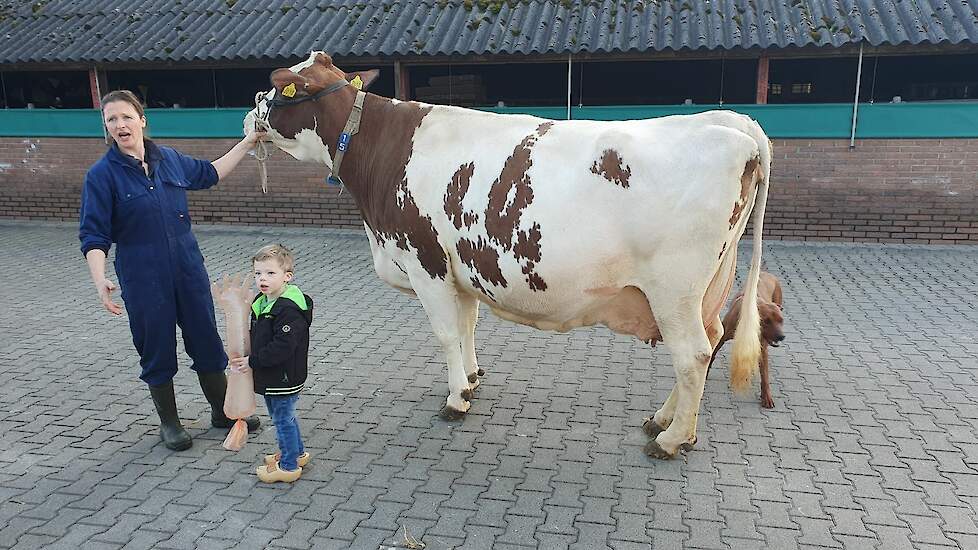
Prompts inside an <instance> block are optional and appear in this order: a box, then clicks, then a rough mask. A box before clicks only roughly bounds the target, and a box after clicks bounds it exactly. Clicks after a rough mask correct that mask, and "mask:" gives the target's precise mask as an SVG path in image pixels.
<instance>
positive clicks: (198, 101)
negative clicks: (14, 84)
mask: <svg viewBox="0 0 978 550" xmlns="http://www.w3.org/2000/svg"><path fill="white" fill-rule="evenodd" d="M276 68H278V67H267V68H249V69H245V68H242V69H213V70H212V69H186V70H157V71H113V72H110V73H109V87H110V88H111V89H113V90H118V89H128V90H132V91H133V92H134V93H135V94H136V95H138V96H139V97H140V98H142V99H143V102H144V103H145V104H146V106H147V107H153V108H167V107H173V108H179V107H253V106H254V105H255V94H256V93H258V92H261V91H268V90H270V89H271V86H272V85H271V82H270V75H271V74H272V71H274V70H275V69H276ZM367 68H369V67H364V68H346V67H344V69H345V70H346V71H347V72H354V71H357V70H366V69H367ZM369 91H370V92H374V93H378V94H380V95H386V96H388V97H390V96H393V94H394V75H393V70H392V69H390V68H389V67H387V68H382V69H381V72H380V76H378V78H377V80H376V81H375V82H374V83H373V84H372V85H371V87H370V89H369Z"/></svg>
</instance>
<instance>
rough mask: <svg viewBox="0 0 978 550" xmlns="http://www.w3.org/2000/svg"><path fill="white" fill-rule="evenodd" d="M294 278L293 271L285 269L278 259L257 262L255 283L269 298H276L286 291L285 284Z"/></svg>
mask: <svg viewBox="0 0 978 550" xmlns="http://www.w3.org/2000/svg"><path fill="white" fill-rule="evenodd" d="M291 280H292V272H291V271H285V270H284V269H282V266H281V265H279V263H278V262H277V261H275V260H274V259H273V260H262V261H258V262H255V285H256V286H257V287H258V290H259V291H261V293H262V294H264V295H265V297H266V298H268V299H269V300H274V299H275V298H278V297H279V296H281V295H282V292H284V291H285V284H286V283H288V282H289V281H291Z"/></svg>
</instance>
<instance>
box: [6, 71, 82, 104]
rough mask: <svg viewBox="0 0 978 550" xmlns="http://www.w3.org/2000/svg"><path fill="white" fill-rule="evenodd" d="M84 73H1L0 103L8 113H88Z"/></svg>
mask: <svg viewBox="0 0 978 550" xmlns="http://www.w3.org/2000/svg"><path fill="white" fill-rule="evenodd" d="M90 90H91V88H90V87H89V84H88V71H21V72H10V71H4V72H3V94H0V101H2V102H3V107H4V108H9V109H25V108H35V109H90V108H91V107H92V94H91V91H90Z"/></svg>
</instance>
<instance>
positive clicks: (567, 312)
mask: <svg viewBox="0 0 978 550" xmlns="http://www.w3.org/2000/svg"><path fill="white" fill-rule="evenodd" d="M376 75H377V72H376V71H370V72H366V73H356V74H347V73H344V72H343V71H342V70H340V69H338V68H337V67H336V66H334V65H333V63H332V60H331V59H330V57H329V56H328V55H326V54H324V53H322V52H313V53H312V54H311V55H310V56H309V58H308V59H307V60H306V61H304V62H302V63H300V64H298V65H295V66H294V67H291V68H288V69H278V70H276V71H274V72H273V73H272V83H273V85H274V89H273V90H271V91H269V92H267V93H260V94H258V97H257V98H256V104H257V106H256V108H255V109H254V110H252V111H251V112H250V113H249V114H248V116H247V117H246V119H245V125H246V128H252V127H254V124H255V122H256V120H260V121H262V122H261V124H263V125H267V126H268V127H269V128H270V130H269V136H270V138H271V141H272V142H273V143H274V144H275V145H276V146H278V147H279V148H281V149H282V150H283V151H285V152H287V153H289V154H290V155H292V156H294V157H295V158H297V159H299V160H306V161H316V162H321V163H324V164H325V165H326V166H328V167H330V169H332V170H333V171H334V175H338V176H340V177H341V178H342V180H343V182H344V185H345V186H346V188H347V189H348V190H349V192H350V193H351V194H352V196H353V198H354V199H355V200H356V203H357V206H358V207H359V209H360V211H361V213H362V214H363V219H364V226H365V228H366V232H367V236H368V238H369V241H370V250H371V253H372V254H373V260H374V267H375V269H376V271H377V274H378V275H379V276H380V277H381V278H382V279H383V280H384V281H386V282H387V283H389V284H390V285H391V286H393V287H395V288H397V289H400V290H403V291H405V292H409V293H411V294H415V295H416V296H417V297H418V298H419V299H420V300H421V304H422V305H423V306H424V309H425V311H426V312H427V314H428V317H429V319H430V321H431V326H432V328H433V329H434V332H435V335H436V336H437V338H438V340H439V341H440V342H441V344H442V346H443V347H444V352H445V356H446V359H447V363H448V386H449V395H448V399H447V402H446V404H445V407H444V409H443V411H442V412H443V414H444V415H446V416H449V417H452V416H459V415H461V414H463V413H465V412H466V411H467V410H468V409H469V406H470V403H469V400H470V399H471V397H472V390H474V389H475V388H476V386H477V385H478V383H479V380H478V374H481V371H480V370H479V368H478V366H477V362H476V356H475V344H474V341H473V335H474V330H475V324H476V319H477V317H478V308H479V303H480V302H482V303H484V304H486V305H487V306H488V307H489V308H490V309H491V310H492V311H493V312H494V313H495V314H496V315H498V316H499V317H502V318H504V319H508V320H510V321H514V322H517V323H522V324H525V325H529V326H532V327H537V328H540V329H545V330H556V331H567V330H570V329H572V328H575V327H580V326H589V325H594V324H599V323H600V324H604V325H606V326H608V327H609V328H610V329H611V330H613V331H615V332H618V333H622V334H631V335H634V336H636V337H637V338H639V339H640V340H643V341H645V342H651V343H653V344H654V343H655V342H656V341H658V340H661V341H663V342H664V343H665V345H666V346H668V347H669V349H670V351H671V352H672V357H673V361H674V367H675V372H676V384H675V386H674V388H673V390H672V393H671V395H670V396H669V398H668V399H667V401H666V402H665V404H664V405H663V406H662V407H661V408H660V409H659V410H658V411H657V412H656V413H655V415H654V416H653V417H652V418H651V419H649V420H648V421H647V422H646V425H645V428H646V431H647V432H648V433H649V434H650V435H652V436H653V437H654V439H653V440H652V441H650V442H649V443H648V445H647V446H646V452H647V453H648V454H649V455H651V456H656V457H662V458H668V457H672V456H674V455H675V454H676V453H677V452H678V451H679V450H680V448H681V447H683V448H685V447H686V446H688V445H691V444H692V443H694V442H695V440H696V421H697V416H698V414H699V406H700V400H701V398H702V394H703V385H704V382H705V376H706V369H707V363H708V362H709V360H710V355H711V352H712V350H713V345H712V344H713V343H715V342H716V341H717V340H718V339H719V338H720V335H721V333H722V330H723V328H722V324H721V323H720V318H719V312H720V308H721V306H722V304H723V302H724V300H725V299H726V296H727V294H728V292H729V290H730V286H731V284H732V282H733V275H734V267H735V260H736V252H737V242H738V240H739V239H740V236H741V235H742V234H743V232H744V228H745V227H746V224H747V221H748V217H749V216H748V213H749V212H751V210H752V209H753V211H754V243H753V244H754V250H753V259H752V263H751V270H750V273H749V275H748V283H747V289H748V295H747V297H746V298H747V299H745V300H743V304H744V310H743V313H742V315H741V324H740V325H738V330H737V337H736V339H735V341H734V350H733V355H734V357H733V365H732V367H731V384H732V385H733V386H734V389H740V390H744V389H746V388H747V387H748V386H749V385H750V383H751V379H752V377H753V374H754V371H755V370H756V368H757V367H756V366H757V356H758V354H759V351H760V350H759V343H758V342H759V339H758V334H759V332H758V331H759V329H758V315H757V305H756V304H757V300H756V299H755V297H754V296H755V295H756V288H757V280H758V271H759V264H760V255H761V226H762V222H763V216H764V205H765V202H766V200H767V184H768V176H769V169H770V162H771V149H770V142H769V141H768V138H767V136H766V135H765V134H764V132H763V130H761V128H760V126H759V125H758V124H757V123H756V122H755V121H754V120H752V119H751V118H749V117H747V116H744V115H739V114H736V113H733V112H730V111H712V112H707V113H702V114H697V115H690V116H670V117H663V118H657V119H651V120H633V121H620V122H595V121H587V120H572V121H550V120H544V119H540V118H536V117H532V116H524V115H498V114H492V113H486V112H480V111H476V110H470V109H463V108H458V107H448V106H440V105H427V104H423V103H417V102H401V101H397V100H393V99H387V98H383V97H378V96H376V95H373V94H366V95H365V97H364V98H362V99H363V103H362V106H363V107H362V119H361V125H360V128H359V133H357V134H355V135H353V136H352V139H351V140H350V141H349V144H348V147H347V148H346V150H345V156H344V157H343V159H344V160H343V161H342V164H341V165H340V169H339V173H338V174H336V170H335V169H334V168H335V167H334V164H333V163H334V158H336V154H337V143H338V140H339V136H340V134H341V132H343V130H344V127H345V125H346V124H347V122H348V119H350V117H351V113H353V112H354V103H355V99H356V98H357V96H358V93H362V92H359V91H358V89H357V88H356V87H355V86H353V85H348V84H347V81H348V80H350V79H353V78H354V77H355V76H359V77H360V80H362V81H364V82H365V83H366V84H369V83H370V82H371V81H372V80H373V79H374V78H376ZM755 204H756V206H755Z"/></svg>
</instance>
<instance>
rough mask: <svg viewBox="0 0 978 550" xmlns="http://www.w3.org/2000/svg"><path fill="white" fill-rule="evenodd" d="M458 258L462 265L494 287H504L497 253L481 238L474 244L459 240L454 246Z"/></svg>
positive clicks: (467, 240) (505, 284)
mask: <svg viewBox="0 0 978 550" xmlns="http://www.w3.org/2000/svg"><path fill="white" fill-rule="evenodd" d="M456 249H457V250H458V258H459V260H461V261H462V263H463V264H465V265H467V266H469V268H470V269H472V270H473V271H475V272H476V273H478V274H479V276H480V277H482V278H483V279H484V280H485V281H487V282H489V283H491V284H493V285H495V286H501V287H504V288H505V287H506V286H507V284H508V283H507V282H506V277H504V276H503V271H502V269H501V268H500V267H499V252H497V251H496V249H495V248H493V247H492V245H491V244H490V243H489V242H487V241H486V240H485V239H483V238H482V237H479V238H478V240H477V241H476V242H472V241H470V240H469V239H460V240H459V241H458V244H456Z"/></svg>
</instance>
